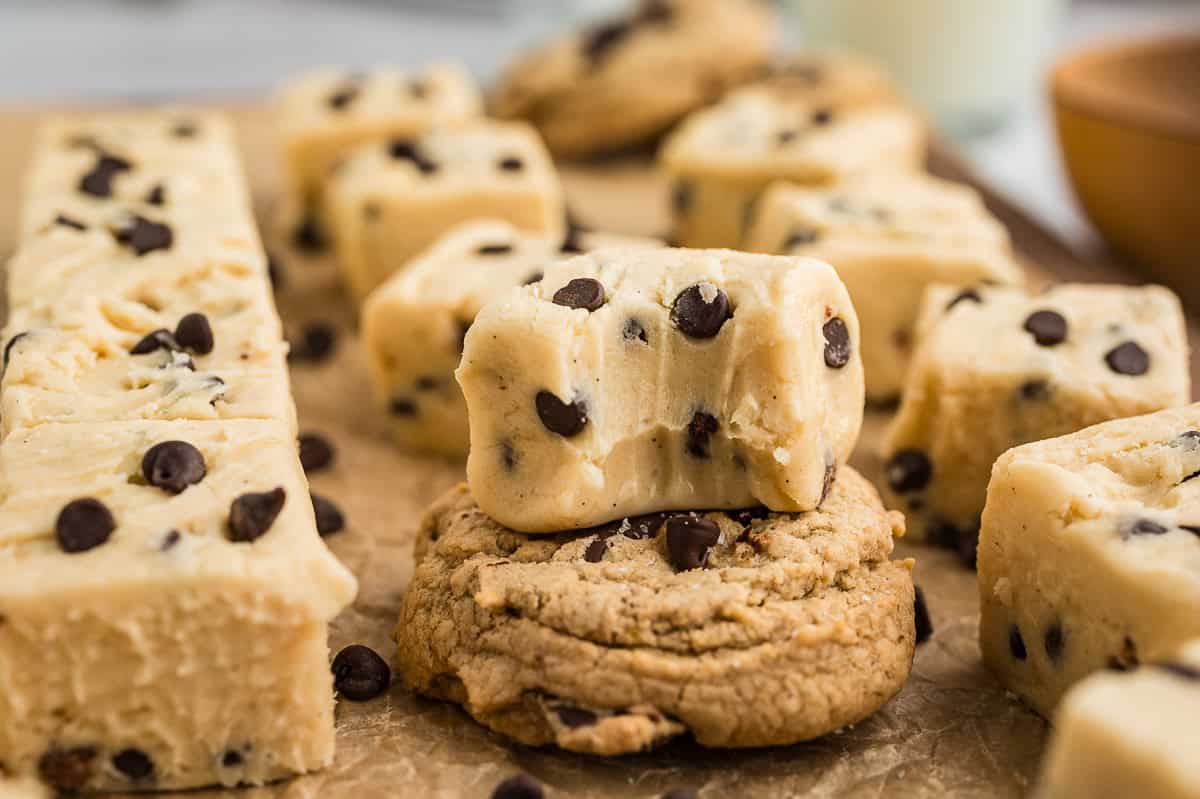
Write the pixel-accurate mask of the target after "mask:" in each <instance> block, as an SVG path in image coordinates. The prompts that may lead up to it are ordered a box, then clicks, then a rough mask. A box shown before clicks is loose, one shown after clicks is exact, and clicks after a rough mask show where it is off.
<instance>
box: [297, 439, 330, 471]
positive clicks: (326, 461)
mask: <svg viewBox="0 0 1200 799" xmlns="http://www.w3.org/2000/svg"><path fill="white" fill-rule="evenodd" d="M298 443H299V445H300V465H301V466H303V467H304V471H305V472H307V473H309V474H311V473H313V472H319V471H321V470H322V469H328V468H329V467H330V466H332V465H333V460H334V458H335V457H336V454H337V453H336V452H335V450H334V447H333V443H332V442H331V441H330V440H329V439H327V438H325V436H323V435H321V434H320V433H301V434H300V436H299V439H298Z"/></svg>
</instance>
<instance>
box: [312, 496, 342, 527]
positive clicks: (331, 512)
mask: <svg viewBox="0 0 1200 799" xmlns="http://www.w3.org/2000/svg"><path fill="white" fill-rule="evenodd" d="M312 506H313V515H314V516H315V517H316V520H317V534H318V535H321V536H326V535H333V534H334V533H338V532H341V531H342V530H344V529H346V515H345V514H344V513H342V509H341V508H339V507H338V506H337V503H335V502H334V501H333V500H331V499H329V498H328V497H324V496H321V495H320V494H312Z"/></svg>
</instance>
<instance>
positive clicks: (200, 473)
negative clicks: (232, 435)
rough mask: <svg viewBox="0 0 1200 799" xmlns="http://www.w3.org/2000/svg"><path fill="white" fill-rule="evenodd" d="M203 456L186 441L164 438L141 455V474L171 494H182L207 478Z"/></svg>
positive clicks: (153, 484) (152, 483) (148, 481)
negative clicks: (189, 487)
mask: <svg viewBox="0 0 1200 799" xmlns="http://www.w3.org/2000/svg"><path fill="white" fill-rule="evenodd" d="M207 473H208V469H207V467H206V466H205V463H204V455H203V453H201V452H200V450H198V449H196V448H195V447H194V446H192V445H191V444H189V443H188V442H186V441H162V442H159V443H158V444H155V445H154V446H153V447H151V448H150V449H148V450H146V454H145V455H143V456H142V477H143V478H145V480H146V482H147V483H149V484H150V485H152V486H156V487H157V488H161V489H162V490H163V491H166V492H167V493H168V494H179V493H182V492H183V491H184V490H185V489H186V488H187V487H188V486H190V485H195V484H197V483H199V482H200V481H201V480H203V479H204V476H205V475H206V474H207Z"/></svg>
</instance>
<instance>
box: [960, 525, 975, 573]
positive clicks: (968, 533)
mask: <svg viewBox="0 0 1200 799" xmlns="http://www.w3.org/2000/svg"><path fill="white" fill-rule="evenodd" d="M955 549H956V550H957V551H958V560H959V562H960V563H962V565H964V566H966V567H967V568H968V569H974V568H975V566H976V563H977V561H978V560H979V528H978V527H971V528H970V529H967V530H963V531H962V532H961V534H960V535H959V536H958V546H957V547H955Z"/></svg>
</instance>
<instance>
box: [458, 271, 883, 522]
mask: <svg viewBox="0 0 1200 799" xmlns="http://www.w3.org/2000/svg"><path fill="white" fill-rule="evenodd" d="M858 344H859V337H858V319H857V317H856V316H855V313H854V308H853V306H852V305H851V304H850V299H849V296H848V295H847V294H846V290H845V287H844V286H843V285H842V283H841V281H840V280H838V278H837V275H836V273H834V271H833V269H832V268H830V267H829V266H828V265H827V264H824V263H821V262H819V261H815V260H811V259H805V258H792V257H777V256H766V255H748V254H745V253H735V252H731V251H694V250H679V249H661V250H648V249H628V248H616V249H603V250H597V251H596V252H594V253H591V254H589V255H583V256H579V257H577V258H572V259H570V260H567V261H563V262H560V263H558V264H555V265H553V266H550V267H548V268H547V269H546V270H545V276H544V277H543V278H542V280H541V281H539V282H537V283H533V284H531V285H529V286H526V287H524V288H519V289H514V290H512V291H511V293H510V294H509V295H508V296H507V297H505V298H502V299H499V300H496V301H494V302H492V303H490V304H489V305H487V306H486V307H485V308H484V309H483V310H482V311H481V312H480V314H479V316H477V317H476V319H475V323H474V324H473V325H472V326H471V329H470V331H469V332H468V333H467V337H466V345H465V349H464V353H463V357H462V363H461V365H460V366H459V368H458V372H457V376H458V381H459V384H460V385H461V386H462V389H463V394H464V396H465V397H466V400H467V408H468V412H469V417H470V432H471V452H470V456H469V458H468V460H467V475H468V480H469V481H470V483H471V486H472V491H473V492H474V495H475V499H476V500H477V501H478V502H479V506H480V507H481V508H483V509H484V511H485V512H487V513H489V514H491V515H492V516H493V517H494V518H495V519H496V520H497V521H499V522H500V523H502V524H504V525H506V526H508V527H511V528H513V529H517V530H522V531H525V532H549V531H554V530H563V529H573V528H578V527H586V526H589V525H592V524H598V523H600V522H604V521H608V520H610V519H615V518H620V517H623V516H628V515H632V514H639V513H648V512H651V511H661V510H671V509H679V508H684V509H688V508H697V507H706V508H736V507H745V506H748V505H755V504H762V505H766V506H767V507H769V508H771V509H773V510H776V509H778V510H806V509H812V508H814V507H816V506H817V505H819V504H820V501H821V498H822V497H823V496H824V495H825V493H826V491H827V489H828V486H829V483H830V481H831V480H832V478H833V475H834V473H835V472H836V470H837V466H838V464H840V463H843V462H844V461H845V459H846V458H847V457H848V456H849V454H850V451H851V450H852V449H853V447H854V443H855V440H856V439H857V436H858V431H859V426H860V424H861V422H862V410H863V382H862V381H863V377H862V361H861V359H860V358H859V354H858Z"/></svg>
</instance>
